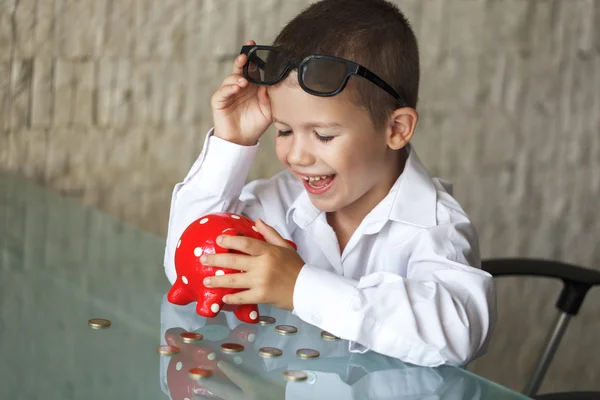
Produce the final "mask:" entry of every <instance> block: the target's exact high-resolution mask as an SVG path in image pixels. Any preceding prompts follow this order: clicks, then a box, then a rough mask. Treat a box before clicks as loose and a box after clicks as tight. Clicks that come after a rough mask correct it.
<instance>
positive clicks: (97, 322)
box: [88, 318, 111, 329]
mask: <svg viewBox="0 0 600 400" xmlns="http://www.w3.org/2000/svg"><path fill="white" fill-rule="evenodd" d="M88 325H89V326H90V327H91V328H92V329H104V328H108V327H109V326H110V325H111V323H110V321H109V320H107V319H104V318H92V319H90V320H89V321H88Z"/></svg>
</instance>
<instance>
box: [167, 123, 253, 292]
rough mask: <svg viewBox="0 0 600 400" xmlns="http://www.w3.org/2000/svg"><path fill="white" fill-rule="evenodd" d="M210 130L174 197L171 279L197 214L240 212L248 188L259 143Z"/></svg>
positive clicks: (170, 233)
mask: <svg viewBox="0 0 600 400" xmlns="http://www.w3.org/2000/svg"><path fill="white" fill-rule="evenodd" d="M212 133H213V130H212V129H211V130H210V131H209V132H208V135H207V137H206V141H205V142H204V147H203V149H202V152H201V153H200V156H199V157H198V159H197V160H196V162H195V163H194V165H193V166H192V168H191V170H190V171H189V173H188V174H187V176H186V177H185V179H184V180H183V182H180V183H178V184H176V185H175V188H174V189H173V193H172V197H171V208H170V215H169V226H168V232H167V243H166V248H165V258H164V267H165V272H166V274H167V277H168V278H169V281H170V282H171V283H173V282H175V280H176V278H177V276H176V273H175V266H174V262H173V257H174V251H175V247H176V245H177V241H178V240H179V237H180V236H181V234H182V233H183V231H184V230H185V228H187V226H188V225H189V224H190V223H192V222H193V221H194V220H196V219H197V218H200V217H201V216H202V215H205V214H208V213H211V212H221V211H227V212H238V213H239V212H240V211H241V210H239V208H240V207H241V204H240V203H239V201H238V199H239V197H240V194H241V192H242V189H243V188H244V185H245V182H246V179H247V177H248V173H249V171H250V167H251V166H252V162H253V161H254V158H255V157H256V152H257V150H258V144H257V145H254V146H241V145H238V144H235V143H231V142H228V141H226V140H223V139H221V138H218V137H216V136H213V135H212Z"/></svg>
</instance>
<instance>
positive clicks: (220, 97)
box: [210, 85, 242, 110]
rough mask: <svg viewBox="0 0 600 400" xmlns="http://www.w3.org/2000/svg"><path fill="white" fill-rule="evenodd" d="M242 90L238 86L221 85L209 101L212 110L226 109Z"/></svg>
mask: <svg viewBox="0 0 600 400" xmlns="http://www.w3.org/2000/svg"><path fill="white" fill-rule="evenodd" d="M241 90H242V88H241V87H240V86H239V85H223V86H221V87H220V88H219V89H217V91H216V92H215V93H214V94H213V96H212V98H211V99H210V103H211V106H212V108H214V109H217V110H218V109H221V108H224V107H227V106H228V105H229V104H231V103H232V101H233V100H234V97H235V95H237V94H238V93H239V92H240V91H241Z"/></svg>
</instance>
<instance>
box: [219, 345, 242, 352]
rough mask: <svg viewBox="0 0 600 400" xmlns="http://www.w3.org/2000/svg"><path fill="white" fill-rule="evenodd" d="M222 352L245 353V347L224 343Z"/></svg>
mask: <svg viewBox="0 0 600 400" xmlns="http://www.w3.org/2000/svg"><path fill="white" fill-rule="evenodd" d="M221 350H223V352H224V353H239V352H240V351H244V346H242V345H241V344H237V343H223V344H222V345H221Z"/></svg>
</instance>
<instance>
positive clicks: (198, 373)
mask: <svg viewBox="0 0 600 400" xmlns="http://www.w3.org/2000/svg"><path fill="white" fill-rule="evenodd" d="M212 374H213V372H212V370H210V369H206V368H192V369H190V370H189V371H188V375H189V376H190V378H192V379H201V378H208V377H209V376H212Z"/></svg>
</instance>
